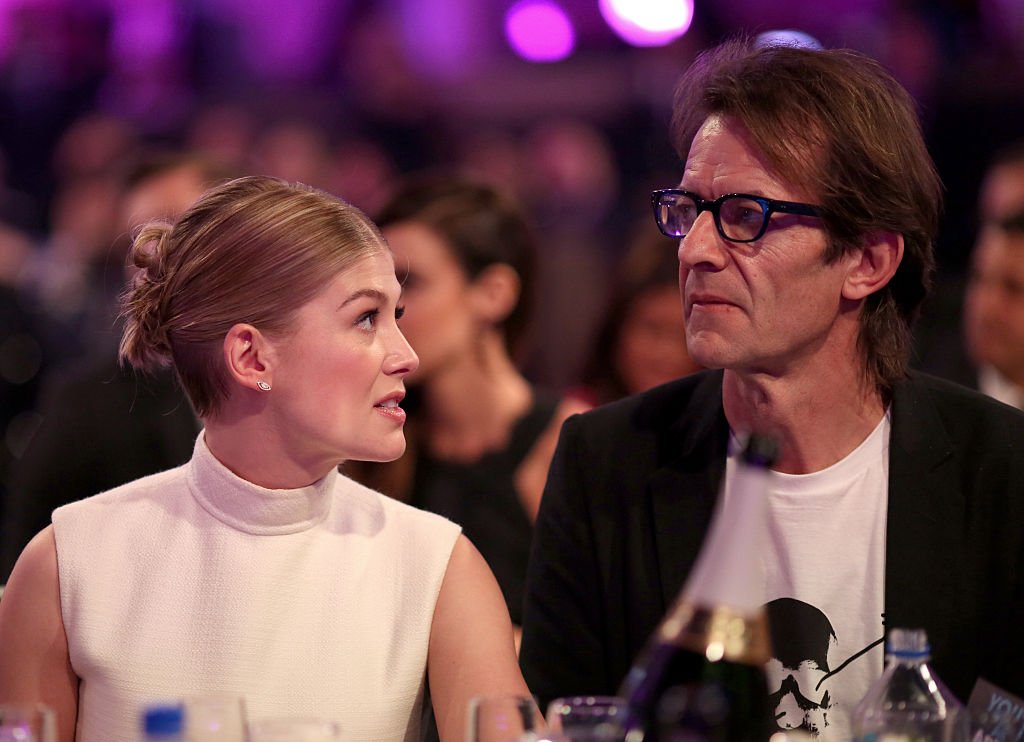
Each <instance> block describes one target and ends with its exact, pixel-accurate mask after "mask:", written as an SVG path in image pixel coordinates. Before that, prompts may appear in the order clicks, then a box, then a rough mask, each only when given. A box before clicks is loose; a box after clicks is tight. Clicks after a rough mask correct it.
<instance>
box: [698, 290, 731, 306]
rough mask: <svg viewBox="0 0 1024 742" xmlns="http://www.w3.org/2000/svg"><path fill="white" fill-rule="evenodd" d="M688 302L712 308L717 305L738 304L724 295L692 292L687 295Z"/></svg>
mask: <svg viewBox="0 0 1024 742" xmlns="http://www.w3.org/2000/svg"><path fill="white" fill-rule="evenodd" d="M686 303H687V304H688V305H689V306H690V307H691V308H692V307H705V308H711V307H715V306H736V303H735V302H733V301H729V300H728V299H726V298H725V297H723V296H718V295H716V294H704V293H701V294H691V295H690V296H688V297H686Z"/></svg>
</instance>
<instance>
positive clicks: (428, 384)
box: [421, 338, 533, 461]
mask: <svg viewBox="0 0 1024 742" xmlns="http://www.w3.org/2000/svg"><path fill="white" fill-rule="evenodd" d="M476 350H477V352H474V353H473V354H472V355H471V356H470V355H468V354H467V358H466V359H465V363H461V364H459V365H457V366H455V367H452V368H450V369H448V370H446V371H445V372H443V373H440V374H438V375H436V376H435V377H432V378H431V379H429V380H428V381H425V382H424V384H423V390H422V391H423V400H424V407H423V409H422V411H421V413H422V414H423V419H422V425H423V430H424V433H425V445H426V446H427V448H428V449H429V450H430V452H431V454H432V455H434V456H436V457H438V458H441V459H446V460H451V461H474V460H476V459H478V458H480V456H482V455H483V454H485V453H487V452H489V451H494V450H500V449H501V448H503V447H504V446H505V445H507V443H508V440H509V437H510V436H511V432H512V428H513V427H514V426H515V424H516V422H517V421H518V420H519V419H521V418H522V417H523V415H525V414H526V412H527V411H528V410H529V409H530V405H531V404H532V403H533V390H532V388H531V386H530V383H529V382H528V381H527V380H526V379H525V378H524V377H523V375H522V374H521V373H520V372H519V370H518V369H517V368H516V366H515V364H514V363H513V362H512V359H511V358H509V356H508V353H507V352H506V351H505V348H504V345H503V343H502V341H501V339H500V338H490V339H488V340H485V341H484V342H482V343H481V344H480V346H479V347H478V348H477V349H476Z"/></svg>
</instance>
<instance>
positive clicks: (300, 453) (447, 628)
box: [0, 177, 525, 742]
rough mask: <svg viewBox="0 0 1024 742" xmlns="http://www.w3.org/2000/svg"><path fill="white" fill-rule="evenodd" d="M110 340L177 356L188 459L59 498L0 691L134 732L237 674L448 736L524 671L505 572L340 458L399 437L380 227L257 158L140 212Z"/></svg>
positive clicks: (366, 721)
mask: <svg viewBox="0 0 1024 742" xmlns="http://www.w3.org/2000/svg"><path fill="white" fill-rule="evenodd" d="M132 257H133V259H134V262H135V265H136V266H137V267H138V270H139V273H138V275H137V277H136V279H135V282H134V287H133V288H132V289H131V290H130V291H129V292H128V293H127V294H126V297H125V300H124V312H125V315H126V320H127V323H126V329H125V333H124V338H123V341H122V344H121V356H122V358H123V359H124V360H126V361H128V362H130V363H131V364H132V365H134V366H137V367H140V368H152V367H154V366H157V365H160V364H164V363H173V364H174V367H175V369H176V371H177V373H178V376H179V379H180V380H181V383H182V385H183V386H184V388H185V390H186V391H187V393H188V395H189V398H190V400H191V402H192V404H193V406H194V408H195V411H196V413H197V414H198V415H199V417H200V418H201V420H202V422H203V425H204V429H203V431H202V432H201V433H200V435H199V437H198V439H197V441H196V445H195V452H194V454H193V457H192V459H191V461H190V462H189V463H187V464H186V465H184V466H182V467H180V468H177V469H172V470H169V471H166V472H163V473H161V474H157V475H154V476H151V477H146V478H144V479H140V480H137V481H135V482H133V483H131V484H128V485H125V486H123V487H119V488H117V489H114V490H110V491H108V492H106V493H103V494H100V495H98V496H95V497H92V498H88V499H86V500H83V501H80V502H77V503H73V504H70V505H67V506H64V507H62V508H60V509H58V510H56V511H55V512H54V515H53V523H52V525H51V526H49V527H48V528H46V529H45V530H44V531H42V532H41V533H40V534H39V535H38V536H37V537H36V538H35V539H34V540H33V541H32V542H31V543H30V544H29V546H28V547H26V549H25V551H24V552H23V554H22V556H21V558H20V560H19V561H18V564H17V565H16V567H15V569H14V572H13V574H12V576H11V579H10V582H9V583H8V589H7V594H6V595H5V596H4V599H3V602H2V606H0V700H4V701H7V700H33V701H42V702H44V703H47V704H49V705H51V706H53V707H54V708H55V709H56V710H57V712H58V716H59V735H60V740H61V741H62V742H67V741H69V740H72V739H77V740H80V741H81V742H91V741H92V740H104V741H117V740H134V739H137V718H138V711H139V709H140V707H141V706H142V705H143V704H145V703H146V702H147V701H150V700H152V699H154V698H167V697H169V696H170V697H182V696H194V695H202V694H213V693H217V694H223V693H229V694H237V695H241V696H244V698H245V700H246V704H247V708H248V710H249V712H250V715H251V716H253V717H259V716H268V715H283V714H316V715H319V716H327V717H333V718H336V719H337V720H339V721H340V723H341V725H342V727H343V728H344V731H345V736H346V738H348V739H353V740H360V739H367V740H369V739H374V740H403V739H413V738H416V737H417V736H418V733H419V729H418V726H419V720H420V717H421V714H420V711H421V706H422V704H423V699H424V695H425V691H426V687H427V684H428V682H429V689H430V697H431V698H432V702H433V705H434V711H435V714H436V718H437V723H438V729H439V732H440V737H441V740H442V742H455V741H459V742H461V740H462V738H463V720H464V716H465V707H466V702H467V700H468V699H469V698H470V697H471V696H472V695H474V694H477V693H497V692H524V691H525V685H524V683H523V680H522V676H521V675H520V673H519V670H518V668H517V667H516V660H515V650H514V646H513V639H512V629H511V624H510V622H509V617H508V613H507V611H506V608H505V605H504V602H503V601H502V596H501V592H500V591H499V589H498V587H497V585H496V584H495V581H494V578H493V576H492V575H491V573H490V571H489V570H488V568H487V566H486V564H485V562H484V561H483V559H482V558H481V557H480V556H479V554H478V553H477V551H476V550H475V548H474V547H473V546H472V545H471V544H470V542H469V541H468V540H467V539H466V538H465V537H464V536H462V535H461V533H460V529H459V528H458V526H456V525H455V524H453V523H451V522H449V521H447V520H445V519H443V518H441V517H438V516H436V515H433V514H428V513H424V512H421V511H418V510H414V509H412V508H410V507H408V506H407V505H404V504H402V503H399V502H396V501H394V500H392V499H390V498H385V497H383V496H382V495H379V494H378V493H376V492H374V491H372V490H370V489H367V488H366V487H364V486H362V485H359V484H357V483H356V482H354V481H352V480H350V479H348V478H346V477H345V476H343V475H340V474H339V473H338V470H337V467H338V464H339V463H340V462H342V461H344V460H347V459H367V460H373V461H385V460H390V459H394V458H396V457H398V456H400V455H401V454H402V452H403V450H404V448H405V439H404V436H403V425H404V422H405V412H404V411H403V410H402V408H401V406H400V404H401V402H402V399H403V397H404V395H405V378H406V376H407V375H408V374H410V373H411V372H412V371H414V370H415V369H416V367H417V365H418V359H417V356H416V354H415V353H414V352H413V350H412V349H411V347H410V346H409V344H408V343H407V342H406V340H405V338H404V337H403V336H402V333H401V332H400V330H399V329H398V325H397V318H398V317H399V316H400V314H401V311H402V310H401V307H400V300H401V297H400V293H401V289H400V286H399V284H398V281H397V280H396V278H395V269H394V263H393V261H392V258H391V254H390V252H389V249H388V248H387V247H386V245H385V244H384V242H383V240H382V239H381V236H380V234H379V232H378V231H377V229H376V227H375V226H374V225H373V224H372V223H371V222H370V221H369V220H368V219H367V218H366V217H365V216H364V215H363V214H362V213H361V212H359V211H358V210H357V209H355V208H353V207H351V206H349V205H347V204H345V203H342V202H340V201H338V200H336V199H334V198H332V197H330V196H327V195H325V194H323V193H320V192H317V191H314V190H312V189H309V188H306V187H303V186H299V185H289V184H285V183H283V182H280V181H277V180H274V179H270V178H263V177H249V178H242V179H239V180H235V181H231V182H229V183H227V184H225V185H223V186H220V187H218V188H216V189H214V190H213V191H210V192H209V193H207V194H206V195H205V196H204V197H203V198H201V199H200V200H199V201H198V202H197V203H196V204H195V205H194V206H193V207H192V208H191V209H190V210H189V211H187V212H186V213H185V214H184V215H183V216H181V218H180V219H179V220H178V221H177V222H176V223H175V224H174V225H170V224H159V223H156V224H151V225H148V226H147V227H145V228H144V229H143V230H142V231H141V232H140V233H139V235H138V237H137V239H136V241H135V244H134V247H133V251H132Z"/></svg>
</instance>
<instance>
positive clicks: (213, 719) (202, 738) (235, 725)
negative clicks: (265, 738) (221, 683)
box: [185, 695, 245, 742]
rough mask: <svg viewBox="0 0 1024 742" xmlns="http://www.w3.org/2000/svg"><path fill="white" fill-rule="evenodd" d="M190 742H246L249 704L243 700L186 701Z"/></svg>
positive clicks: (209, 698) (196, 698) (216, 697)
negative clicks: (246, 719) (246, 721)
mask: <svg viewBox="0 0 1024 742" xmlns="http://www.w3.org/2000/svg"><path fill="white" fill-rule="evenodd" d="M185 740H186V742H245V702H244V701H243V700H242V698H241V697H240V696H230V695H211V696H193V697H191V698H187V699H185Z"/></svg>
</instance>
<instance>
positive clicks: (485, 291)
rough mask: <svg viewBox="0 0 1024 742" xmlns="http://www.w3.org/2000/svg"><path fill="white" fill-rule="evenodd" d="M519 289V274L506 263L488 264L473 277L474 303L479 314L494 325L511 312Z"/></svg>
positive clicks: (520, 289) (517, 298) (520, 287)
mask: <svg viewBox="0 0 1024 742" xmlns="http://www.w3.org/2000/svg"><path fill="white" fill-rule="evenodd" d="M521 291H522V285H521V283H520V280H519V274H518V273H516V271H515V269H514V268H513V267H512V266H510V265H508V264H506V263H495V264H493V265H489V266H487V267H486V268H484V269H483V270H482V271H481V272H480V273H479V275H477V277H476V278H474V279H473V285H472V292H473V302H474V305H475V306H476V307H477V311H478V312H479V314H480V316H482V317H484V318H485V319H486V320H487V321H488V322H490V323H491V324H494V325H496V324H499V323H501V322H503V321H504V320H505V318H506V317H508V315H509V314H511V313H512V310H513V309H515V307H516V304H517V303H518V301H519V294H520V292H521Z"/></svg>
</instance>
